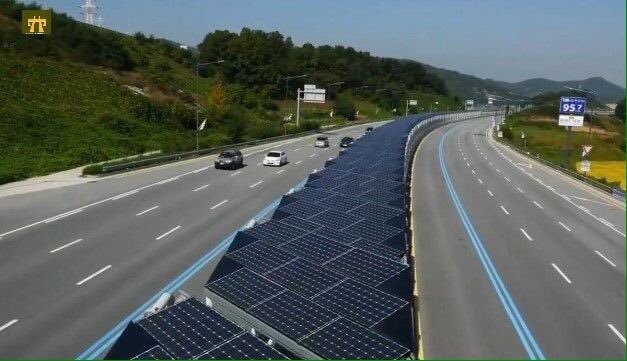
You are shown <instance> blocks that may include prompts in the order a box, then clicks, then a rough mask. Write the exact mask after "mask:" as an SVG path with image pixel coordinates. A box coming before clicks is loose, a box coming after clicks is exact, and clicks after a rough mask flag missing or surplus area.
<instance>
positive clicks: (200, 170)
mask: <svg viewBox="0 0 627 361" xmlns="http://www.w3.org/2000/svg"><path fill="white" fill-rule="evenodd" d="M207 169H209V167H208V166H207V167H202V168H198V169H196V170H193V171H192V173H200V172H202V171H203V170H207Z"/></svg>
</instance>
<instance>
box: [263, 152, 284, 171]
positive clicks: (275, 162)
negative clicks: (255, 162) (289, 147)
mask: <svg viewBox="0 0 627 361" xmlns="http://www.w3.org/2000/svg"><path fill="white" fill-rule="evenodd" d="M284 164H287V154H285V152H283V151H281V150H272V151H270V152H268V154H266V157H265V158H263V165H272V166H279V167H280V166H282V165H284Z"/></svg>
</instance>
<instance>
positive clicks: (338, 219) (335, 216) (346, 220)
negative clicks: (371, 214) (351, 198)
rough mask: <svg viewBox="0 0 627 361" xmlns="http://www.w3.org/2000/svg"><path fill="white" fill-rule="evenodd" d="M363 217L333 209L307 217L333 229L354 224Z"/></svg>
mask: <svg viewBox="0 0 627 361" xmlns="http://www.w3.org/2000/svg"><path fill="white" fill-rule="evenodd" d="M362 219H363V218H361V217H355V216H352V215H350V214H346V213H343V212H337V211H334V210H327V211H324V212H321V213H318V214H316V215H315V216H313V217H311V218H309V220H311V221H314V222H316V223H319V224H322V225H325V226H328V227H331V228H334V229H342V228H345V227H348V226H350V225H351V224H355V223H357V222H359V221H361V220H362Z"/></svg>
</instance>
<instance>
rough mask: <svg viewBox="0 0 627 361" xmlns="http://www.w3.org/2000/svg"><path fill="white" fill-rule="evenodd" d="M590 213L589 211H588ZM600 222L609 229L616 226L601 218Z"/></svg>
mask: <svg viewBox="0 0 627 361" xmlns="http://www.w3.org/2000/svg"><path fill="white" fill-rule="evenodd" d="M588 212H589V211H588ZM599 221H601V223H603V224H605V225H606V226H608V227H614V225H613V224H612V223H610V222H609V221H608V220H607V219H605V218H599Z"/></svg>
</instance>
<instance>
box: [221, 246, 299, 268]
mask: <svg viewBox="0 0 627 361" xmlns="http://www.w3.org/2000/svg"><path fill="white" fill-rule="evenodd" d="M227 257H229V258H232V259H234V260H236V261H237V262H239V263H240V264H242V265H243V266H244V267H248V268H250V269H251V270H253V271H255V272H257V273H260V274H264V273H266V272H269V271H272V270H273V269H275V268H277V267H280V266H282V265H284V264H286V263H287V262H289V261H291V260H293V259H294V258H296V256H294V255H293V254H290V253H287V252H285V251H283V250H280V249H278V248H275V247H272V246H269V245H267V244H265V243H263V242H255V243H253V244H250V245H248V246H246V247H244V248H240V249H238V250H237V251H235V252H232V253H228V254H227Z"/></svg>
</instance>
